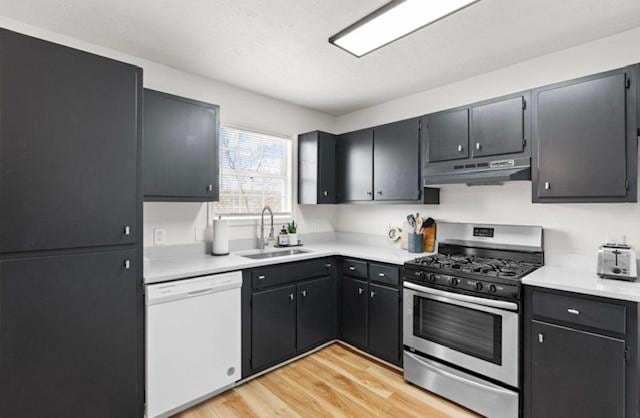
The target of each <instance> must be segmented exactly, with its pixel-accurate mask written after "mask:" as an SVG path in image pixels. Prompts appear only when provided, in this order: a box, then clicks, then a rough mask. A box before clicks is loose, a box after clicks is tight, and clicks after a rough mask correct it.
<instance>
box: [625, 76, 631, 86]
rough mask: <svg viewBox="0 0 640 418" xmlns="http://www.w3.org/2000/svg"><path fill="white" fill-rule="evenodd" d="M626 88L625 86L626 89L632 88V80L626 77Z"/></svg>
mask: <svg viewBox="0 0 640 418" xmlns="http://www.w3.org/2000/svg"><path fill="white" fill-rule="evenodd" d="M624 86H625V87H626V88H629V87H631V78H629V77H625V79H624Z"/></svg>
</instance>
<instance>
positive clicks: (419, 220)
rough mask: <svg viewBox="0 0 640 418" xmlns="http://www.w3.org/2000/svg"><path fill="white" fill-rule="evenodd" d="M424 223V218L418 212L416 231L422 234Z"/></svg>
mask: <svg viewBox="0 0 640 418" xmlns="http://www.w3.org/2000/svg"><path fill="white" fill-rule="evenodd" d="M423 224H424V218H423V217H422V216H420V214H418V216H417V217H416V233H418V234H420V233H421V232H422V225H423Z"/></svg>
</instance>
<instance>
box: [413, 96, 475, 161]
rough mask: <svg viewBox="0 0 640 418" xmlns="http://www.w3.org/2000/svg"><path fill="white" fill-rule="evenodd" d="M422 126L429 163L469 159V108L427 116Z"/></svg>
mask: <svg viewBox="0 0 640 418" xmlns="http://www.w3.org/2000/svg"><path fill="white" fill-rule="evenodd" d="M422 126H423V128H422V132H423V143H425V144H426V148H427V149H426V156H427V161H428V162H437V161H448V160H458V159H464V158H468V157H469V109H468V108H467V107H465V108H461V109H452V110H446V111H444V112H438V113H434V114H431V115H428V116H425V117H424V118H423V121H422Z"/></svg>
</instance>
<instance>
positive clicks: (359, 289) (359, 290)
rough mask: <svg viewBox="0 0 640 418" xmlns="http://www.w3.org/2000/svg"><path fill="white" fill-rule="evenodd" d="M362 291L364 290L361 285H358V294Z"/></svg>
mask: <svg viewBox="0 0 640 418" xmlns="http://www.w3.org/2000/svg"><path fill="white" fill-rule="evenodd" d="M362 292H364V290H363V289H362V288H361V287H359V288H358V294H359V295H361V294H362Z"/></svg>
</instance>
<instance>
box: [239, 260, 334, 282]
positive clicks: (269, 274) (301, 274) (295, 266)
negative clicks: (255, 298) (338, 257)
mask: <svg viewBox="0 0 640 418" xmlns="http://www.w3.org/2000/svg"><path fill="white" fill-rule="evenodd" d="M335 268H336V267H335V260H334V259H332V258H319V259H316V260H309V261H302V262H297V263H285V264H277V265H274V266H267V267H260V268H257V269H255V270H253V271H252V272H251V283H252V286H253V289H254V290H260V289H267V288H269V287H273V286H278V285H282V284H286V283H291V282H295V281H298V280H304V279H311V278H314V277H322V276H330V275H332V274H333V272H335Z"/></svg>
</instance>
